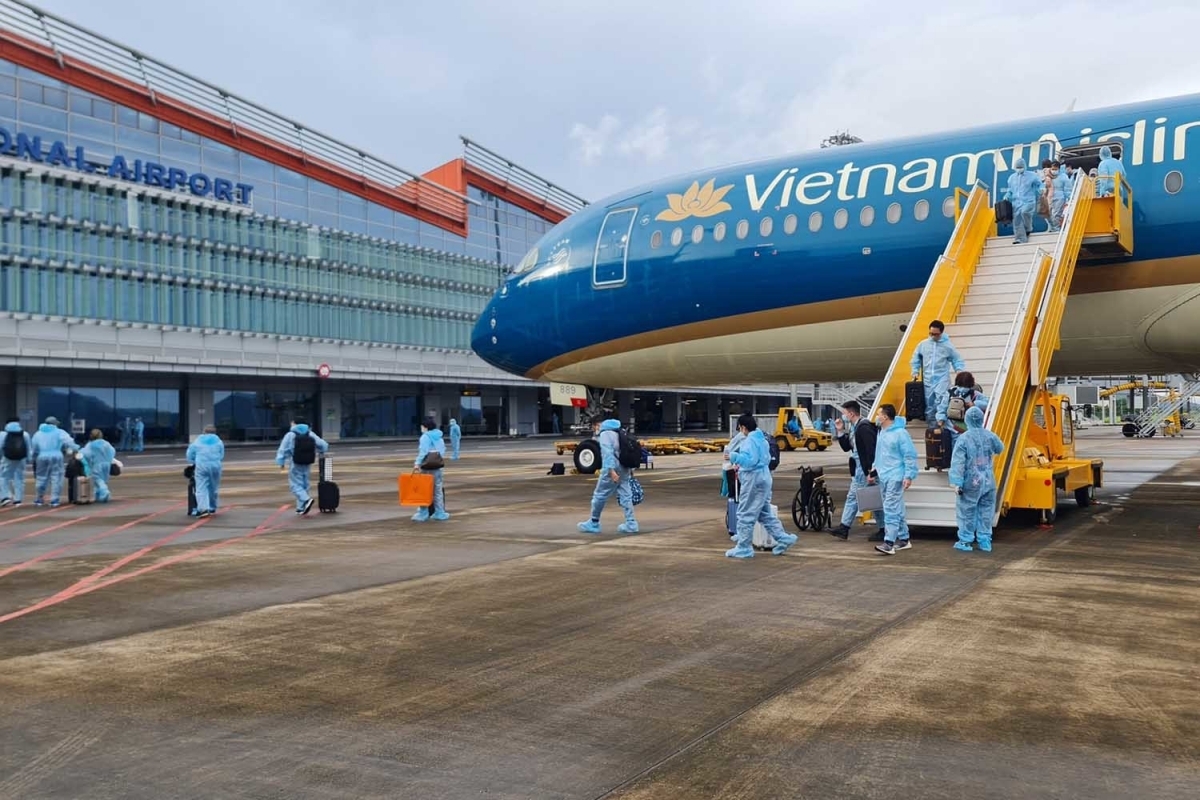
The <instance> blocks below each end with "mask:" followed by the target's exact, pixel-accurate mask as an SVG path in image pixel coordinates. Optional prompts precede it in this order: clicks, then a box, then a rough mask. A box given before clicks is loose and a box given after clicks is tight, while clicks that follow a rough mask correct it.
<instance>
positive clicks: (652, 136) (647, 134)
mask: <svg viewBox="0 0 1200 800" xmlns="http://www.w3.org/2000/svg"><path fill="white" fill-rule="evenodd" d="M669 125H670V122H669V120H668V118H667V110H666V109H665V108H656V109H654V111H651V112H650V113H649V114H648V115H646V118H645V119H643V120H642V121H641V122H639V123H638V124H637V125H635V126H634V127H633V129H632V130H630V131H629V132H628V133H627V134H625V136H623V137H621V144H620V150H621V153H622V154H624V155H627V156H638V157H640V158H641V159H642V160H643V161H645V162H646V163H653V162H655V161H659V160H661V159H662V157H663V156H664V155H666V153H667V150H668V149H669V148H670V146H671V134H670V131H669V130H668V128H669Z"/></svg>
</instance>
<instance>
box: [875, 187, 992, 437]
mask: <svg viewBox="0 0 1200 800" xmlns="http://www.w3.org/2000/svg"><path fill="white" fill-rule="evenodd" d="M989 192H990V189H989V187H988V185H987V184H986V183H984V182H983V181H980V180H977V181H975V185H974V186H973V187H972V188H971V194H970V195H969V196H968V198H967V205H966V208H965V209H964V210H963V213H962V215H961V216H960V217H959V219H958V221H957V222H956V223H955V225H954V231H953V233H951V234H950V238H949V240H948V241H947V242H946V249H945V250H944V251H943V252H942V254H941V255H940V256H938V259H937V262H936V263H935V264H934V267H933V271H932V272H930V274H929V279H928V280H926V281H925V288H924V289H923V290H922V292H921V297H920V299H919V300H918V301H917V305H916V307H915V308H914V309H913V313H912V316H911V317H909V320H908V325H907V326H905V328H904V334H903V336H901V338H900V343H899V344H898V345H897V347H896V353H895V355H893V356H892V363H891V365H890V366H889V367H888V371H887V374H886V376H885V377H884V379H883V381H882V382H881V383H880V385H879V389H878V390H877V391H876V393H875V401H874V402H873V403H872V405H871V416H870V417H868V419H874V418H875V412H876V411H877V410H878V409H879V406H880V405H882V404H883V403H886V402H889V400H888V398H889V396H890V395H891V393H892V392H893V390H894V389H896V388H898V389H899V391H898V393H896V395H895V396H894V397H891V402H892V404H893V405H895V406H896V409H897V411H899V412H901V413H903V412H905V411H907V409H905V408H904V383H905V381H900V382H899V384H900V385H899V387H895V383H896V377H895V376H896V375H897V374H898V371H899V370H901V369H904V370H907V364H908V361H909V360H910V359H911V358H912V354H913V352H914V351H915V350H916V349H917V344H918V343H919V342H920V340H921V339H923V338H924V337H925V333H924V331H920V330H918V329H917V325H918V322H919V321H920V320H921V319H923V318H926V317H928V319H930V320H932V319H940V320H942V321H943V322H946V323H950V322H953V321H954V318H955V317H956V316H957V315H958V309H959V307H960V306H961V305H962V298H963V295H964V294H965V293H966V290H967V287H968V286H970V283H971V280H970V279H971V277H972V276H973V275H974V271H975V268H976V267H977V266H978V263H979V258H980V256H981V255H982V253H983V246H984V244H986V242H987V230H983V229H982V226H983V225H984V223H986V225H987V226H988V230H990V228H991V225H992V218H991V217H990V216H989V217H986V218H985V217H983V216H981V215H982V214H990V212H991V206H990V204H989V200H988V197H989ZM976 239H977V240H978V242H976V241H975V240H976ZM968 244H970V245H972V249H976V250H977V252H975V253H974V254H973V261H966V260H964V261H962V262H960V261H959V260H958V259H960V258H962V257H964V256H966V257H967V258H968V259H969V258H972V253H971V251H965V252H964V247H965V246H966V245H968ZM976 245H977V246H976ZM960 263H962V264H964V265H966V266H965V267H964V268H963V269H960V268H959V265H960ZM943 270H947V272H943ZM964 273H967V274H966V275H965V277H964ZM947 276H948V277H947ZM939 278H940V279H941V280H939ZM947 282H948V283H949V286H944V285H939V284H945V283H947ZM935 285H938V291H941V292H943V297H942V302H941V305H940V306H939V307H938V309H937V313H936V314H934V315H933V316H929V313H930V311H929V309H927V308H925V304H926V302H928V301H929V300H930V298H931V296H932V294H931V293H932V292H933V291H934V286H935ZM951 300H953V302H951ZM901 374H902V375H903V376H907V375H908V372H903V373H901Z"/></svg>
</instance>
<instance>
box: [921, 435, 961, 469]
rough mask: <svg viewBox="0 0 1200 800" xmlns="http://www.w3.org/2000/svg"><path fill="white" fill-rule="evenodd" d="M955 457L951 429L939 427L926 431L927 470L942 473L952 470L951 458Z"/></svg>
mask: <svg viewBox="0 0 1200 800" xmlns="http://www.w3.org/2000/svg"><path fill="white" fill-rule="evenodd" d="M952 455H954V441H953V440H952V439H951V438H950V429H949V428H948V427H946V426H945V425H938V426H937V427H934V428H929V429H927V430H926V431H925V469H936V470H937V471H938V472H941V471H942V470H944V469H950V457H951V456H952Z"/></svg>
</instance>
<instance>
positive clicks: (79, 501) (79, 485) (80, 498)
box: [72, 477, 96, 506]
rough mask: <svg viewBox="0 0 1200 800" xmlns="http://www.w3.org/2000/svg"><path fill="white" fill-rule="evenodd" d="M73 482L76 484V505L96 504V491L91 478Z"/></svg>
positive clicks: (77, 479) (76, 479)
mask: <svg viewBox="0 0 1200 800" xmlns="http://www.w3.org/2000/svg"><path fill="white" fill-rule="evenodd" d="M72 480H74V482H75V500H74V502H75V505H77V506H89V505H91V504H92V503H94V502H96V491H95V487H93V486H92V479H91V478H83V477H80V478H73V479H72Z"/></svg>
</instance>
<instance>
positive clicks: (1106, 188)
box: [1096, 145, 1125, 197]
mask: <svg viewBox="0 0 1200 800" xmlns="http://www.w3.org/2000/svg"><path fill="white" fill-rule="evenodd" d="M1124 174H1125V165H1124V164H1122V163H1121V162H1120V160H1119V159H1116V158H1113V153H1112V148H1111V147H1109V146H1108V145H1105V146H1104V147H1101V148H1100V166H1098V167H1096V179H1097V180H1096V196H1097V197H1108V196H1109V195H1111V194H1112V193H1113V192H1114V191H1115V189H1116V187H1115V181H1114V180H1113V177H1112V176H1113V175H1124Z"/></svg>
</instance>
